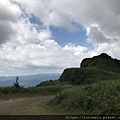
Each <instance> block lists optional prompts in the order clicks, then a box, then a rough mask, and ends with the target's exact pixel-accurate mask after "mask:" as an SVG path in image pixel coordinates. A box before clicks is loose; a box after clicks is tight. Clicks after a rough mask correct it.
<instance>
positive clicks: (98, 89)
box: [51, 53, 120, 115]
mask: <svg viewBox="0 0 120 120" xmlns="http://www.w3.org/2000/svg"><path fill="white" fill-rule="evenodd" d="M119 73H120V60H117V59H113V58H111V57H110V56H108V55H107V54H105V53H102V54H101V55H99V56H95V57H93V58H86V59H84V60H83V61H82V62H81V67H80V68H67V69H65V70H64V71H63V73H62V75H61V76H60V78H59V80H60V81H61V82H62V83H70V84H71V85H73V87H71V88H68V89H64V90H63V91H61V92H60V93H59V94H58V95H57V96H56V97H55V99H53V100H52V101H51V104H52V105H53V106H56V109H61V110H62V109H63V110H65V111H67V112H69V114H72V115H119V113H120V74H119Z"/></svg>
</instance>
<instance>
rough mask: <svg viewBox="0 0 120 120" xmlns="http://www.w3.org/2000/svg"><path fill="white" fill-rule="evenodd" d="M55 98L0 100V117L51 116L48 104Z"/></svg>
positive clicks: (37, 97) (39, 97)
mask: <svg viewBox="0 0 120 120" xmlns="http://www.w3.org/2000/svg"><path fill="white" fill-rule="evenodd" d="M53 98H54V96H50V95H49V96H36V97H27V98H26V97H23V98H16V99H9V100H0V115H50V114H53V113H51V111H49V109H47V103H48V102H49V101H50V100H51V99H53Z"/></svg>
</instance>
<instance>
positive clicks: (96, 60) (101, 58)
mask: <svg viewBox="0 0 120 120" xmlns="http://www.w3.org/2000/svg"><path fill="white" fill-rule="evenodd" d="M88 67H89V68H94V69H98V70H104V71H110V72H116V73H120V60H117V59H113V58H111V56H108V55H107V54H106V53H102V54H100V55H98V56H94V57H93V58H85V59H83V61H82V62H81V68H88Z"/></svg>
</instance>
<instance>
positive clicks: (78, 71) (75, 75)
mask: <svg viewBox="0 0 120 120" xmlns="http://www.w3.org/2000/svg"><path fill="white" fill-rule="evenodd" d="M119 78H120V74H118V73H114V72H108V71H103V70H97V69H93V68H68V69H65V70H64V72H63V74H62V75H61V77H60V79H59V80H60V81H62V82H66V81H67V82H70V83H72V84H74V85H78V84H92V83H95V82H98V81H104V80H116V79H119Z"/></svg>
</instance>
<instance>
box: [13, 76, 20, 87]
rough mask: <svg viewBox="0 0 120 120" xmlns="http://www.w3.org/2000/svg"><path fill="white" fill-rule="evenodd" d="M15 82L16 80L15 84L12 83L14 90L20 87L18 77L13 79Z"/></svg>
mask: <svg viewBox="0 0 120 120" xmlns="http://www.w3.org/2000/svg"><path fill="white" fill-rule="evenodd" d="M15 80H16V82H14V87H15V88H19V87H20V86H19V82H18V80H19V77H18V76H16V77H15Z"/></svg>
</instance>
